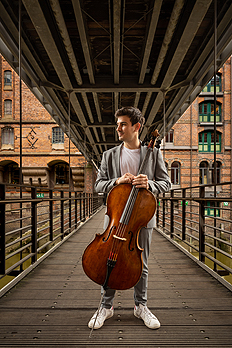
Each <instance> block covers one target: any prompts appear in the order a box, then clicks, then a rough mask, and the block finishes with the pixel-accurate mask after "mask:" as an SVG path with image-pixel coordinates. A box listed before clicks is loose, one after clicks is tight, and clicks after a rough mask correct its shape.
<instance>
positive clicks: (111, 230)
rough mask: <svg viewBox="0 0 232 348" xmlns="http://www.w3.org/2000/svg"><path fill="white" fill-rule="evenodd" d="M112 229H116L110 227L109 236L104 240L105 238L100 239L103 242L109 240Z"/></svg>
mask: <svg viewBox="0 0 232 348" xmlns="http://www.w3.org/2000/svg"><path fill="white" fill-rule="evenodd" d="M114 229H116V226H112V227H111V229H110V232H109V234H108V236H107V238H106V239H105V237H104V238H102V240H103V242H107V240H108V239H109V238H110V235H111V233H112V231H113V230H114Z"/></svg>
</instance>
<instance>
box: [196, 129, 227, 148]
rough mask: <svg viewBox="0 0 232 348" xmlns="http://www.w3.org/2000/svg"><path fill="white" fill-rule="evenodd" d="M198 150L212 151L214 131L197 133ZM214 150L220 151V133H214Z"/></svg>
mask: <svg viewBox="0 0 232 348" xmlns="http://www.w3.org/2000/svg"><path fill="white" fill-rule="evenodd" d="M198 150H199V152H214V132H212V131H204V132H201V133H199V135H198ZM216 152H221V133H219V132H217V133H216Z"/></svg>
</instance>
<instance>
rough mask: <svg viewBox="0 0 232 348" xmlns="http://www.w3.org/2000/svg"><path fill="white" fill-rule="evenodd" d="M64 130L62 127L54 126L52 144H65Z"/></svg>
mask: <svg viewBox="0 0 232 348" xmlns="http://www.w3.org/2000/svg"><path fill="white" fill-rule="evenodd" d="M63 143H64V132H63V131H62V129H61V128H60V127H54V128H52V144H63Z"/></svg>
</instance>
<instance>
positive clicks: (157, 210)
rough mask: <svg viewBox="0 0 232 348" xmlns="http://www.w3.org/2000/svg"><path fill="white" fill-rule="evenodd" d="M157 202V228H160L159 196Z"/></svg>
mask: <svg viewBox="0 0 232 348" xmlns="http://www.w3.org/2000/svg"><path fill="white" fill-rule="evenodd" d="M156 203H157V207H156V226H157V228H159V203H160V201H159V197H158V196H157V198H156Z"/></svg>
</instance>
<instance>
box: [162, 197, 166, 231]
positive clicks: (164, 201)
mask: <svg viewBox="0 0 232 348" xmlns="http://www.w3.org/2000/svg"><path fill="white" fill-rule="evenodd" d="M163 198H165V193H163ZM165 206H166V200H165V199H163V230H164V228H165ZM164 232H165V231H164Z"/></svg>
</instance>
